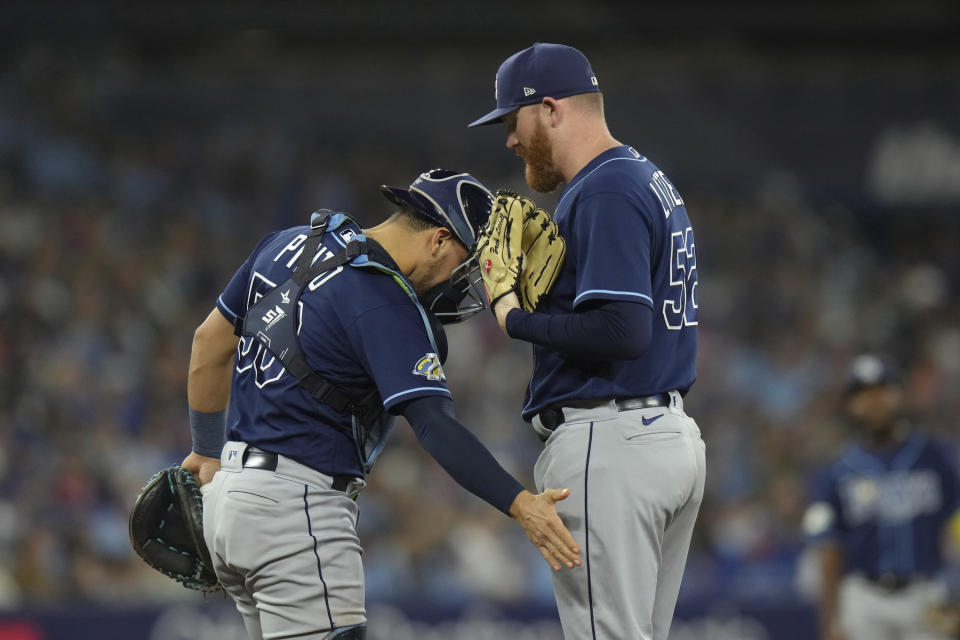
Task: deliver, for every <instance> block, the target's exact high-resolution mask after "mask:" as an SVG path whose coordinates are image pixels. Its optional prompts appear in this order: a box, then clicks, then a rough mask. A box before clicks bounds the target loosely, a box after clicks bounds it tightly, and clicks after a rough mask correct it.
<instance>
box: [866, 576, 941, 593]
mask: <svg viewBox="0 0 960 640" xmlns="http://www.w3.org/2000/svg"><path fill="white" fill-rule="evenodd" d="M860 575H861V576H862V577H863V578H864V579H866V580H867V581H868V582H871V583H873V584H874V585H875V586H877V587H880V588H881V589H883V590H884V591H890V592H894V591H902V590H903V589H906V588H907V587H909V586H910V585H912V584H915V583H917V582H922V581H924V580H927V579H928V578H927V576H925V575H923V574H909V575H904V574H901V573H881V574H869V573H861V574H860Z"/></svg>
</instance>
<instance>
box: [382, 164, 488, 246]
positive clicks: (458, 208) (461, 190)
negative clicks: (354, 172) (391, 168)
mask: <svg viewBox="0 0 960 640" xmlns="http://www.w3.org/2000/svg"><path fill="white" fill-rule="evenodd" d="M380 192H381V193H382V194H383V195H384V196H386V197H387V199H388V200H390V201H391V202H393V203H394V204H395V205H397V206H400V207H409V208H411V209H413V210H414V211H416V212H417V213H419V214H420V215H422V216H423V217H425V218H426V219H427V220H429V221H431V222H433V223H434V224H437V225H439V226H441V227H446V228H448V229H450V231H452V232H453V234H454V235H455V236H456V237H457V239H458V240H459V241H460V242H462V243H463V246H465V247H466V248H467V250H468V251H470V252H472V251H473V249H474V247H475V246H476V244H477V238H478V237H479V235H480V229H482V228H483V227H484V225H486V223H487V219H488V218H489V217H490V209H491V208H492V207H493V195H492V194H491V193H490V190H489V189H487V188H486V187H485V186H483V184H481V183H480V181H479V180H477V179H476V178H474V177H473V176H471V175H470V174H469V173H464V172H462V171H451V170H449V169H431V170H430V171H425V172H423V173H421V174H420V176H419V177H418V178H417V179H416V180H414V181H413V183H412V184H411V185H410V187H409V188H407V189H403V188H401V187H388V186H386V185H381V186H380Z"/></svg>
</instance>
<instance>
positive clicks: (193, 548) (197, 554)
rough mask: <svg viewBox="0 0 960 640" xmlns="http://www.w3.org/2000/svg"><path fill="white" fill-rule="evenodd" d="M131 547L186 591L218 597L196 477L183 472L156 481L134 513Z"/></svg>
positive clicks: (161, 474)
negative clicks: (208, 592)
mask: <svg viewBox="0 0 960 640" xmlns="http://www.w3.org/2000/svg"><path fill="white" fill-rule="evenodd" d="M130 543H131V544H132V545H133V549H134V551H136V552H137V554H138V555H139V556H140V557H141V558H143V559H144V561H145V562H146V563H147V564H148V565H150V566H151V567H153V568H154V569H156V570H157V571H159V572H160V573H162V574H164V575H166V576H169V577H171V578H173V579H175V580H177V581H179V582H180V583H182V584H183V586H185V587H189V588H190V589H197V590H198V591H217V590H219V589H220V583H219V582H218V581H217V576H216V574H215V573H214V572H213V563H212V561H211V560H210V552H209V551H208V550H207V545H206V543H205V542H204V541H203V499H202V496H201V494H200V487H199V486H198V485H197V481H196V479H195V478H194V477H193V474H192V473H190V472H189V471H187V470H186V469H184V468H183V467H180V466H174V467H170V468H169V469H164V470H163V471H161V472H159V473H158V474H157V475H155V476H153V478H151V479H150V482H148V483H147V486H145V487H144V488H143V489H141V491H140V495H139V496H137V502H136V504H135V505H133V510H132V511H130Z"/></svg>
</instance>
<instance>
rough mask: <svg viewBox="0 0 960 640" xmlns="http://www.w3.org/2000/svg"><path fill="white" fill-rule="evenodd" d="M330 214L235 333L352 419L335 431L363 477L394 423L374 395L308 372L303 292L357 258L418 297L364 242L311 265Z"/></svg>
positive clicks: (318, 217)
mask: <svg viewBox="0 0 960 640" xmlns="http://www.w3.org/2000/svg"><path fill="white" fill-rule="evenodd" d="M331 213H332V212H330V211H327V210H322V211H320V212H318V213H315V214H313V218H312V219H311V231H310V235H309V236H308V237H307V239H306V240H305V241H304V243H303V249H302V251H301V254H300V257H299V259H298V261H297V265H296V267H295V268H294V271H293V273H292V274H291V275H290V278H289V279H288V280H287V281H286V282H284V283H282V284H280V285H279V286H276V287H274V288H273V289H272V290H271V291H270V292H269V293H267V294H266V295H264V296H263V297H262V298H260V300H258V301H257V302H256V303H255V304H254V305H253V306H251V307H250V308H249V309H247V312H246V314H244V316H243V317H241V318H238V319H237V321H236V324H235V326H234V333H236V335H238V336H240V337H253V338H255V339H256V340H258V341H259V342H260V343H261V344H263V346H265V347H266V348H267V349H269V351H270V352H271V353H272V354H273V355H274V356H275V357H276V358H278V359H279V360H280V361H281V362H282V363H283V366H284V368H285V369H286V370H287V372H288V373H290V374H291V375H293V376H294V377H295V378H296V380H297V384H299V385H300V386H301V387H303V388H304V389H306V390H307V391H308V392H309V393H310V395H312V396H313V397H314V398H315V399H316V400H317V401H318V402H322V403H324V404H327V405H329V406H331V407H333V409H334V410H336V411H338V412H340V413H348V414H350V415H352V416H353V420H352V423H353V425H352V428H349V429H348V428H339V427H338V428H339V429H340V430H341V431H343V432H344V433H346V434H347V435H349V436H351V437H352V438H353V440H354V442H355V444H356V446H357V454H358V456H359V458H360V461H361V463H362V465H363V467H364V471H365V472H369V471H370V469H372V468H373V464H374V462H375V460H376V457H377V456H378V455H379V454H380V451H381V450H382V448H383V446H384V445H385V444H386V437H387V434H388V433H389V431H390V428H391V426H392V423H393V418H392V417H391V416H387V415H386V413H385V412H384V410H383V402H382V400H381V398H380V394H379V392H378V391H377V390H376V389H374V390H373V391H371V392H370V393H369V394H367V395H366V396H364V397H363V398H359V399H356V398H353V397H351V396H349V395H348V394H346V393H344V392H343V391H342V390H341V388H340V387H338V386H337V385H335V384H333V383H332V382H330V381H328V380H326V379H325V378H324V377H323V376H321V375H320V374H318V373H317V372H316V371H314V370H313V369H312V368H311V367H310V365H309V364H308V363H307V360H306V356H305V355H304V353H303V349H302V348H301V346H300V338H299V336H298V334H297V327H298V324H299V318H300V313H299V311H300V309H299V304H300V296H301V294H302V293H303V290H304V289H305V288H306V287H308V286H309V285H310V284H311V283H312V282H314V281H315V280H317V279H319V280H320V281H321V282H322V281H323V278H325V277H330V276H327V275H324V274H327V273H328V272H330V271H332V270H334V269H336V268H337V267H340V266H342V265H345V264H347V263H350V262H353V261H354V260H355V259H357V258H358V257H361V256H363V258H362V260H358V261H357V266H362V267H369V268H373V269H375V270H377V271H379V272H382V273H384V274H387V275H390V276H391V277H392V278H393V280H394V281H395V282H397V284H398V285H399V286H401V288H403V289H404V291H405V292H406V293H407V294H408V295H409V296H410V298H411V299H412V300H414V301H416V300H417V296H416V293H414V292H413V290H412V289H410V288H409V285H407V284H405V281H404V280H403V278H402V277H401V276H400V275H399V273H398V272H397V271H395V270H394V269H390V268H389V267H386V266H384V265H382V264H379V263H377V262H374V261H372V260H370V259H369V256H368V255H366V254H367V246H366V242H365V240H363V239H358V238H353V239H351V240H349V241H348V242H347V244H346V246H345V248H344V249H342V250H341V251H339V252H337V253H335V254H334V253H332V252H330V251H329V250H328V249H325V248H324V249H322V252H323V253H321V255H323V254H324V253H325V254H326V257H325V258H323V259H322V260H318V261H317V262H316V263H314V264H311V263H312V262H313V258H314V257H315V255H316V253H315V252H314V251H313V250H311V249H310V247H311V246H313V247H316V246H317V244H316V243H315V242H312V241H316V242H319V241H320V239H321V238H322V236H323V234H324V233H325V232H326V230H327V225H328V223H329V221H330V215H331ZM337 224H338V223H337V222H334V227H333V228H336V227H337ZM361 238H362V236H361ZM361 262H362V264H361ZM416 304H417V307H418V309H419V310H420V314H421V316H422V318H423V321H424V326H425V327H426V331H427V335H428V337H429V338H430V342H431V344H432V345H433V346H434V351H435V352H437V348H436V340H435V337H434V332H433V329H432V327H431V324H430V321H429V318H428V316H427V314H426V312H425V311H424V310H423V307H422V306H421V305H420V303H419V302H416Z"/></svg>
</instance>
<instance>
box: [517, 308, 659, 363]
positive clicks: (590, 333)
mask: <svg viewBox="0 0 960 640" xmlns="http://www.w3.org/2000/svg"><path fill="white" fill-rule="evenodd" d="M582 307H583V309H584V310H583V311H575V312H574V313H536V312H534V313H528V312H527V311H524V310H522V309H512V310H511V311H510V313H508V314H507V334H508V335H509V336H510V337H511V338H517V339H519V340H525V341H526V342H532V343H534V344H538V345H541V346H544V347H549V348H551V349H556V350H557V351H562V352H564V353H566V354H568V355H571V356H573V357H576V358H580V359H584V360H633V359H634V358H639V357H640V356H641V355H642V354H643V352H644V351H646V350H647V347H649V346H650V337H651V333H652V331H653V311H652V310H651V309H650V307H648V306H647V305H645V304H643V303H640V302H625V301H623V300H598V301H592V302H587V303H585V304H584V305H582Z"/></svg>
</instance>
